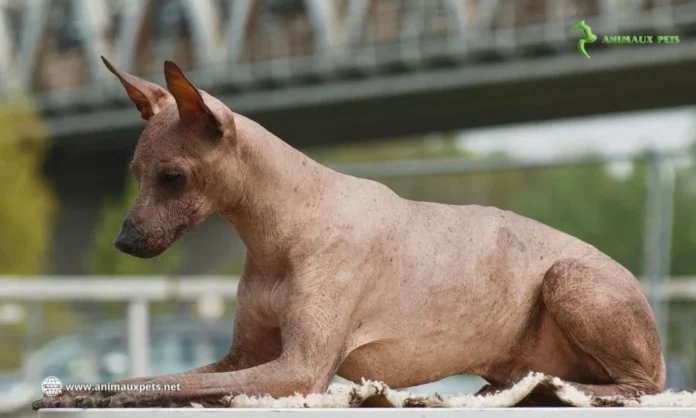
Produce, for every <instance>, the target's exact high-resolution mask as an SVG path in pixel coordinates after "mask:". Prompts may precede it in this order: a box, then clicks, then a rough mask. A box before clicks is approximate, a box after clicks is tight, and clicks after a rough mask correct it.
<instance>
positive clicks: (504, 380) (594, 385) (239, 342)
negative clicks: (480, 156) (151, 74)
mask: <svg viewBox="0 0 696 418" xmlns="http://www.w3.org/2000/svg"><path fill="white" fill-rule="evenodd" d="M107 66H109V68H110V70H111V71H112V72H114V74H116V75H117V76H119V78H120V79H121V81H122V83H123V84H124V86H125V87H126V91H127V93H128V95H129V97H130V98H131V99H132V100H133V101H134V102H135V103H136V105H137V106H138V109H139V110H140V112H141V115H142V116H143V118H145V119H146V120H148V122H147V126H146V128H145V130H144V132H143V134H142V137H141V138H140V141H139V142H138V145H137V148H136V151H135V156H134V159H133V163H132V170H133V173H134V174H135V176H136V177H137V179H138V181H139V183H140V194H139V196H138V199H137V201H136V202H135V204H134V206H133V208H132V210H131V211H130V213H129V214H128V216H127V218H126V221H125V222H124V227H123V230H122V231H121V234H120V235H119V237H118V239H117V242H116V245H117V246H118V247H119V248H120V249H121V250H122V251H125V252H127V253H129V254H132V255H134V256H137V257H143V258H145V257H152V256H156V255H158V254H160V253H162V252H163V251H164V250H166V249H167V247H168V246H169V245H170V244H171V243H172V242H173V241H175V240H176V239H177V238H179V237H180V236H181V235H182V234H183V233H185V232H186V231H187V230H189V229H191V228H193V227H194V226H195V225H196V224H197V223H199V222H201V221H202V220H204V219H205V218H206V217H208V216H210V215H211V214H215V213H218V214H221V215H222V216H223V217H225V218H226V219H228V220H229V221H230V222H231V223H232V224H233V225H234V227H235V228H236V229H237V231H238V232H239V234H240V236H241V237H242V239H243V241H244V243H245V245H246V247H247V250H248V252H247V257H246V264H245V267H244V272H243V275H242V278H241V281H240V284H239V304H238V311H237V314H236V324H235V331H234V337H233V343H232V347H231V350H230V353H229V354H228V355H227V356H226V357H225V358H224V359H222V360H220V361H218V362H216V363H214V364H211V365H208V366H205V367H201V368H199V369H197V370H193V371H191V372H188V373H184V374H181V375H174V376H162V377H153V378H141V379H135V380H133V381H128V382H129V383H130V382H150V383H157V384H162V385H164V384H167V383H171V384H177V383H178V384H180V387H181V389H182V390H180V391H176V392H155V391H151V392H141V393H137V392H135V393H130V392H118V393H106V392H96V393H89V394H85V393H82V394H81V393H65V394H63V395H61V396H60V397H56V398H51V397H46V398H44V399H43V400H41V401H37V402H36V404H35V407H37V408H40V407H70V406H82V407H94V406H102V407H104V406H111V407H116V406H171V405H186V404H187V403H188V402H189V401H192V400H193V401H195V400H201V399H218V398H221V397H222V396H224V395H229V394H233V395H234V394H240V393H245V394H248V395H260V394H270V395H272V396H276V397H278V396H284V395H290V394H293V393H295V392H298V393H309V392H322V391H324V390H325V389H326V388H327V386H328V384H329V382H330V380H331V378H332V377H333V376H334V375H335V374H338V375H341V376H343V377H345V378H348V379H351V380H354V381H356V380H360V379H361V378H367V379H374V380H381V381H384V382H385V383H387V384H388V385H390V386H391V387H395V388H398V387H405V386H412V385H417V384H423V383H427V382H432V381H435V380H438V379H440V378H443V377H446V376H449V375H453V374H462V373H466V374H476V375H479V376H482V377H483V378H485V379H486V380H487V381H488V382H490V385H489V386H488V387H487V388H486V389H485V391H484V392H491V391H495V390H498V389H503V388H505V387H507V386H509V385H511V384H513V383H514V382H516V381H517V380H519V379H520V378H522V377H523V376H525V375H526V374H527V373H528V372H529V371H539V372H544V373H547V374H550V375H553V376H558V377H560V378H562V379H564V380H566V381H568V382H572V383H573V384H574V385H575V386H576V387H577V388H579V389H580V390H583V391H585V392H588V393H591V394H593V395H596V396H604V395H628V396H630V395H635V394H637V393H639V392H644V393H655V392H659V391H661V390H662V389H663V385H664V380H665V366H664V361H663V359H662V355H661V352H660V342H659V339H658V334H657V332H656V326H655V320H654V316H653V313H652V311H651V309H650V306H649V305H648V303H647V301H646V299H645V298H644V296H643V294H642V293H641V291H640V288H639V286H638V283H637V280H636V279H635V278H634V277H633V276H632V275H631V273H629V272H628V271H627V270H626V269H624V268H623V267H622V266H621V265H619V264H618V263H616V262H615V261H613V260H611V259H610V258H609V257H607V256H606V255H604V254H602V253H601V252H600V251H599V250H597V249H595V248H594V247H592V246H590V245H588V244H586V243H583V242H581V241H579V240H578V239H576V238H573V237H571V236H568V235H566V234H564V233H562V232H559V231H557V230H555V229H552V228H550V227H548V226H545V225H542V224H540V223H538V222H535V221H533V220H530V219H527V218H524V217H521V216H518V215H516V214H514V213H511V212H507V211H502V210H498V209H495V208H490V207H481V206H450V205H443V204H435V203H423V202H414V201H409V200H405V199H402V198H400V197H399V196H397V195H396V194H394V193H393V192H392V191H390V190H389V189H388V188H386V187H385V186H383V185H381V184H379V183H376V182H373V181H369V180H364V179H358V178H354V177H350V176H346V175H342V174H339V173H337V172H334V171H332V170H330V169H328V168H326V167H323V166H321V165H320V164H318V163H316V162H314V161H312V160H311V159H309V158H308V157H306V156H305V155H303V154H301V153H300V152H298V151H296V150H295V149H293V148H291V147H290V146H288V145H287V144H285V143H284V142H282V141H281V140H280V139H278V138H276V137H275V136H273V135H272V134H271V133H269V132H268V131H266V130H265V129H263V128H262V127H261V126H259V125H257V124H256V123H254V122H253V121H251V120H249V119H247V118H245V117H243V116H241V115H238V114H233V113H232V112H231V111H230V110H229V109H228V108H227V107H226V106H225V105H223V104H222V103H221V102H220V101H218V100H216V99H215V98H213V97H211V96H209V95H208V94H206V93H205V92H202V91H199V90H197V89H196V88H195V87H193V85H191V84H190V83H189V82H188V81H187V80H186V78H185V77H184V76H183V74H182V73H181V71H180V70H179V69H178V67H176V65H174V64H173V63H171V62H167V63H166V64H165V75H166V80H167V87H168V89H169V92H167V91H166V90H164V89H163V88H161V87H159V86H157V85H154V84H151V83H148V82H146V81H143V80H141V79H138V78H136V77H133V76H130V75H127V74H123V73H119V72H118V71H117V70H115V69H114V68H113V67H111V66H110V65H109V64H108V63H107Z"/></svg>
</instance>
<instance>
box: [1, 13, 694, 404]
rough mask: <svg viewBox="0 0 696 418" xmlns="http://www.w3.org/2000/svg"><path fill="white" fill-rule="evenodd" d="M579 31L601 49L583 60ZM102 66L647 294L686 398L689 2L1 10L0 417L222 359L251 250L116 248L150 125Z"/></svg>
mask: <svg viewBox="0 0 696 418" xmlns="http://www.w3.org/2000/svg"><path fill="white" fill-rule="evenodd" d="M580 19H585V21H586V23H587V24H588V25H590V26H591V27H592V30H593V32H594V33H595V34H596V35H598V36H599V39H600V40H599V41H598V42H595V43H593V44H588V45H587V51H588V53H589V54H590V55H591V57H592V58H591V59H587V58H585V57H583V56H581V55H580V54H579V53H578V51H577V50H576V45H575V44H576V41H577V40H578V39H579V38H580V37H581V33H579V32H571V30H570V29H571V28H572V27H573V26H574V25H575V23H577V22H578V20H580ZM604 35H678V36H679V38H680V42H679V43H678V44H670V45H662V44H649V45H603V44H601V39H602V36H604ZM100 55H104V56H106V57H108V58H109V59H110V60H111V61H112V62H113V63H114V64H115V65H116V66H117V67H118V68H120V69H122V70H125V71H128V72H131V73H133V74H136V75H139V76H141V77H144V78H148V79H150V80H153V81H155V82H159V83H161V84H162V83H163V74H162V64H163V61H164V60H166V59H169V60H173V61H175V62H177V63H178V64H179V65H180V66H181V67H182V68H183V69H184V70H185V71H186V72H187V75H190V79H192V81H193V82H194V83H196V84H197V85H198V86H199V87H200V88H202V89H205V90H207V91H208V92H210V93H212V94H214V95H216V96H217V97H219V98H221V99H222V100H223V101H224V102H225V103H226V104H227V105H228V106H229V107H230V108H231V109H232V110H234V111H236V112H238V113H242V114H245V115H247V116H250V117H251V118H253V119H255V120H256V121H258V122H260V123H261V124H262V125H264V126H265V127H266V128H268V129H269V130H270V131H272V132H273V133H275V134H276V135H278V136H280V137H281V138H283V139H284V140H285V141H287V142H288V143H290V144H291V145H293V146H294V147H296V148H299V149H300V150H302V151H303V152H305V153H307V154H308V155H310V156H311V157H313V158H314V159H316V160H318V161H320V162H322V163H324V164H326V165H329V166H331V167H333V168H335V169H337V170H339V171H343V172H345V173H349V174H353V175H356V176H361V177H367V178H373V179H376V180H378V181H381V182H383V183H385V184H387V185H388V186H390V187H391V188H393V189H394V190H395V191H396V192H397V193H399V194H400V195H401V196H404V197H407V198H411V199H416V200H428V201H437V202H445V203H456V204H482V205H494V206H497V207H500V208H504V209H509V210H513V211H516V212H518V213H520V214H523V215H525V216H529V217H531V218H534V219H537V220H539V221H541V222H544V223H547V224H549V225H551V226H553V227H555V228H558V229H560V230H562V231H564V232H567V233H570V234H572V235H575V236H577V237H579V238H581V239H583V240H585V241H587V242H589V243H591V244H593V245H594V246H596V247H598V248H599V249H601V250H603V251H604V252H606V253H607V254H609V255H610V256H612V257H614V258H615V259H616V260H618V261H619V262H621V263H622V264H623V265H624V266H626V267H627V268H628V269H630V270H631V271H632V272H634V273H635V274H636V275H637V276H638V277H640V280H641V283H642V285H643V286H644V289H645V292H646V294H647V295H648V297H649V299H650V301H651V303H652V305H653V307H654V309H655V312H656V315H657V318H658V322H659V325H660V332H661V335H662V338H663V347H664V353H665V356H666V358H667V362H668V386H669V388H672V389H674V390H683V389H692V390H693V389H694V385H695V379H696V371H695V370H696V369H695V368H694V363H695V362H696V345H695V344H696V303H695V301H696V280H695V279H694V278H695V277H696V210H695V208H696V166H694V164H693V158H692V157H693V155H694V150H695V149H696V148H694V147H693V145H694V141H695V140H696V107H694V104H696V82H694V74H696V1H687V0H514V1H513V0H0V179H1V180H0V187H1V189H0V414H6V415H13V416H24V415H26V416H29V415H30V414H31V412H30V411H27V410H28V403H29V401H30V400H32V399H36V398H39V397H40V396H41V395H42V394H41V389H40V382H41V380H42V379H43V378H44V377H46V376H56V377H58V378H60V379H61V380H62V381H63V382H64V383H66V382H75V383H83V382H109V381H114V380H116V379H122V378H127V377H129V376H138V375H149V374H164V373H173V372H178V371H183V370H186V369H190V368H193V367H196V366H199V365H202V364H206V363H208V362H210V361H213V360H216V359H218V358H220V357H222V356H223V355H224V354H225V353H226V351H227V349H228V348H229V345H230V341H231V335H232V318H233V316H234V306H235V294H236V278H237V274H238V273H239V272H240V269H241V265H242V264H241V263H242V257H243V252H244V247H243V245H242V243H241V241H240V240H239V239H238V238H237V236H236V234H235V231H234V229H233V228H232V227H231V226H230V225H229V224H227V223H226V222H225V221H224V220H222V219H221V218H217V217H214V218H211V219H209V220H208V221H206V222H205V223H204V224H203V225H201V226H199V227H198V228H197V229H196V230H194V231H193V232H191V233H189V235H187V236H186V237H185V238H184V239H182V240H181V241H180V242H178V243H177V244H175V245H174V246H173V247H172V248H171V249H170V250H168V251H167V252H166V253H165V254H164V255H162V256H160V257H159V258H157V259H155V260H146V261H143V260H137V259H135V258H131V257H128V256H125V255H123V254H121V253H119V252H118V251H117V250H116V249H115V248H114V247H113V245H112V241H113V239H114V237H115V236H116V234H117V232H118V229H119V227H120V224H121V222H122V219H123V217H124V216H125V214H126V212H127V210H128V208H129V206H130V204H131V203H132V201H133V200H134V196H135V194H136V185H135V183H134V179H133V177H132V176H131V175H130V174H128V173H127V170H126V167H127V164H128V162H129V159H130V157H131V155H132V151H133V147H134V145H135V143H136V141H137V139H138V136H139V133H140V132H141V130H142V127H143V122H142V120H141V119H140V118H139V115H138V113H137V111H136V110H135V108H134V106H133V105H132V104H131V103H130V102H129V101H128V99H127V97H126V95H125V93H124V92H123V90H122V87H121V85H120V84H118V82H117V81H116V79H115V78H114V77H113V75H111V74H110V73H109V72H108V71H107V70H106V69H105V68H104V67H103V65H102V63H101V61H100V59H99V56H100ZM414 315H418V313H417V312H414ZM424 349H426V348H424ZM481 384H482V381H481V380H480V379H478V378H474V377H470V376H458V377H452V378H448V379H445V380H444V381H441V382H436V383H433V384H430V385H425V386H422V387H418V388H413V390H421V391H429V392H433V391H439V392H441V393H452V392H468V391H475V390H477V389H478V388H479V387H480V386H481ZM31 416H33V414H31Z"/></svg>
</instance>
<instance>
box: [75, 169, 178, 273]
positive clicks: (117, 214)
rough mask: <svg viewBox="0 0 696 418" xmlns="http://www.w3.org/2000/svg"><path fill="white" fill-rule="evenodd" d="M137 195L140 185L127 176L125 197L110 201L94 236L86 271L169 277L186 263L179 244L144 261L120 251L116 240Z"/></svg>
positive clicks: (106, 204) (105, 206)
mask: <svg viewBox="0 0 696 418" xmlns="http://www.w3.org/2000/svg"><path fill="white" fill-rule="evenodd" d="M137 195H138V183H137V182H136V181H135V179H134V178H133V176H131V175H128V178H127V181H126V187H125V190H124V194H123V196H121V197H120V198H118V199H115V198H111V197H110V198H107V199H106V200H105V201H104V203H103V205H102V211H101V217H100V219H101V220H100V222H99V225H98V226H97V228H96V230H95V234H94V245H93V246H92V247H91V248H90V249H89V251H88V253H87V254H86V257H85V267H86V269H87V270H88V272H89V273H91V274H95V275H109V276H111V275H155V274H161V275H168V274H173V273H175V272H176V271H177V269H178V268H180V267H181V266H182V265H183V263H184V261H185V252H184V250H183V249H182V248H181V247H180V246H177V245H176V244H175V245H173V246H172V247H170V248H169V249H168V250H167V251H165V252H164V253H163V254H162V255H160V256H158V257H157V258H155V259H152V260H142V259H139V258H135V257H132V256H130V255H127V254H124V253H122V252H120V251H118V250H117V249H116V248H115V247H114V239H115V238H116V235H117V234H118V231H119V230H120V229H121V224H122V223H123V219H124V218H125V217H126V214H127V213H128V211H129V210H130V207H131V205H132V204H133V202H135V199H136V197H137Z"/></svg>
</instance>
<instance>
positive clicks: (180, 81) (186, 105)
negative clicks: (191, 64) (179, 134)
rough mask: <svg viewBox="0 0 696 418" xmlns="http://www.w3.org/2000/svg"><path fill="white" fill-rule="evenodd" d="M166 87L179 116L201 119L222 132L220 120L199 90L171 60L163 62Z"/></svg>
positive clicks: (182, 118) (188, 119)
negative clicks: (174, 101)
mask: <svg viewBox="0 0 696 418" xmlns="http://www.w3.org/2000/svg"><path fill="white" fill-rule="evenodd" d="M164 78H165V80H167V88H168V89H169V92H170V93H171V94H172V96H174V100H176V106H177V108H178V109H179V118H181V120H183V121H185V122H196V121H203V122H205V123H206V124H207V125H208V128H210V129H211V130H212V131H214V132H215V133H221V132H222V122H221V121H220V119H219V118H218V117H217V116H215V114H214V113H213V112H212V110H210V108H209V107H208V105H206V104H205V102H204V101H203V96H201V92H200V91H199V90H198V89H197V88H196V86H194V85H193V84H191V82H190V81H188V79H187V78H186V76H184V73H183V72H182V71H181V68H179V66H177V65H176V64H174V63H173V62H171V61H165V62H164Z"/></svg>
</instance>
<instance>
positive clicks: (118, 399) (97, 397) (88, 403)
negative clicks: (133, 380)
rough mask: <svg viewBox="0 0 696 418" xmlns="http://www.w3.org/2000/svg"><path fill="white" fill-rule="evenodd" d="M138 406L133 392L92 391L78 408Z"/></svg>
mask: <svg viewBox="0 0 696 418" xmlns="http://www.w3.org/2000/svg"><path fill="white" fill-rule="evenodd" d="M136 406H139V402H138V397H137V396H136V393H133V392H112V391H103V390H102V391H94V392H91V393H90V394H89V395H87V396H86V397H85V398H84V399H83V400H82V401H81V402H80V408H129V407H130V408H132V407H136Z"/></svg>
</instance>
